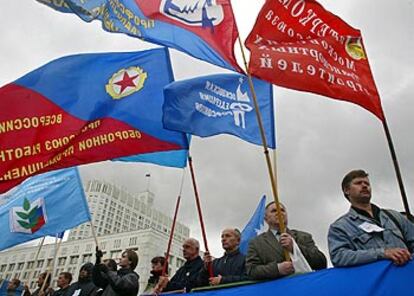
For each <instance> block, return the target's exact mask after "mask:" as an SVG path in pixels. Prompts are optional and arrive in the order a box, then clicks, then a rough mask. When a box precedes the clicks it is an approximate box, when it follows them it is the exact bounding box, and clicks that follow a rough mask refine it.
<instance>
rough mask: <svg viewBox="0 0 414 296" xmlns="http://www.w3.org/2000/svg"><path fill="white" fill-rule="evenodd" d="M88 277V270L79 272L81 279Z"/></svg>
mask: <svg viewBox="0 0 414 296" xmlns="http://www.w3.org/2000/svg"><path fill="white" fill-rule="evenodd" d="M88 276H89V274H88V271H87V270H86V269H81V271H80V272H79V278H80V279H86V278H87V277H88Z"/></svg>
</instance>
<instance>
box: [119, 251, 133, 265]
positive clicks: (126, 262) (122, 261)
mask: <svg viewBox="0 0 414 296" xmlns="http://www.w3.org/2000/svg"><path fill="white" fill-rule="evenodd" d="M118 260H119V263H118V265H119V266H121V268H129V267H130V264H131V261H129V259H128V254H127V252H124V253H122V255H121V258H119V259H118Z"/></svg>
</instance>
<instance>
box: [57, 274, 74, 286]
mask: <svg viewBox="0 0 414 296" xmlns="http://www.w3.org/2000/svg"><path fill="white" fill-rule="evenodd" d="M71 282H72V274H71V273H70V272H61V273H59V277H58V279H57V286H58V287H59V288H61V289H64V288H66V287H67V286H69V285H70V283H71Z"/></svg>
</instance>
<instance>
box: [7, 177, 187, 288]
mask: <svg viewBox="0 0 414 296" xmlns="http://www.w3.org/2000/svg"><path fill="white" fill-rule="evenodd" d="M85 193H86V196H87V199H88V204H89V209H90V212H91V215H92V222H93V225H94V228H95V231H96V234H97V236H98V242H99V244H100V248H101V249H102V250H103V252H104V259H105V258H113V259H116V258H119V257H120V255H121V253H122V251H124V250H125V249H134V250H137V252H138V256H139V262H138V266H137V268H136V269H135V271H136V272H137V273H138V274H139V276H140V282H139V283H140V291H142V290H143V289H144V288H145V286H146V283H147V280H148V277H149V276H150V274H149V271H150V269H151V259H152V258H153V257H155V256H163V255H164V253H165V252H166V249H167V243H168V239H169V234H170V229H171V224H172V218H171V217H169V216H167V215H166V214H164V213H162V212H160V211H158V210H156V209H154V208H153V203H154V195H153V194H152V193H151V192H149V191H145V192H141V193H138V194H131V193H129V192H127V191H126V190H125V189H122V188H119V187H117V186H115V185H113V184H110V183H107V182H102V181H98V180H92V181H88V182H87V185H86V188H85ZM189 235H190V229H189V228H188V227H187V226H185V225H183V224H181V223H178V222H177V224H176V227H175V230H174V239H173V243H172V248H171V257H170V259H169V263H170V264H169V274H174V273H175V271H176V270H177V269H178V268H179V267H180V266H182V265H183V264H184V262H185V260H184V258H183V257H182V247H181V245H182V243H183V241H184V240H185V239H186V238H188V237H189ZM38 248H39V247H38V246H17V247H14V248H10V249H8V250H6V251H2V252H0V278H3V279H13V278H19V279H20V280H21V281H22V282H24V283H28V284H29V287H30V288H32V289H34V288H35V287H36V286H37V285H36V280H37V276H38V275H39V274H40V273H41V272H43V271H46V269H47V267H48V266H50V265H51V262H52V258H53V257H54V254H55V244H53V243H51V244H45V245H44V246H43V247H42V248H41V251H40V253H39V256H38V259H37V260H36V262H35V261H34V259H35V256H36V253H37V251H38ZM86 262H93V263H94V262H95V241H94V239H93V238H92V236H91V227H90V224H89V223H85V224H81V225H80V226H78V227H76V228H74V229H72V230H71V231H70V233H69V237H68V240H67V241H64V242H62V244H61V245H60V247H59V250H58V254H57V259H56V262H55V264H54V272H53V278H52V279H53V287H55V284H56V279H57V276H58V275H59V273H60V272H63V271H68V272H71V273H72V275H73V282H75V281H77V278H78V274H79V269H80V267H81V266H82V265H83V264H84V263H86Z"/></svg>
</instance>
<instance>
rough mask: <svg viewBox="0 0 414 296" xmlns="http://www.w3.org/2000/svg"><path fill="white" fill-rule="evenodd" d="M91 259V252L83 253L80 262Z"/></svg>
mask: <svg viewBox="0 0 414 296" xmlns="http://www.w3.org/2000/svg"><path fill="white" fill-rule="evenodd" d="M91 260H92V254H85V255H83V257H82V263H85V262H90V261H91Z"/></svg>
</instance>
